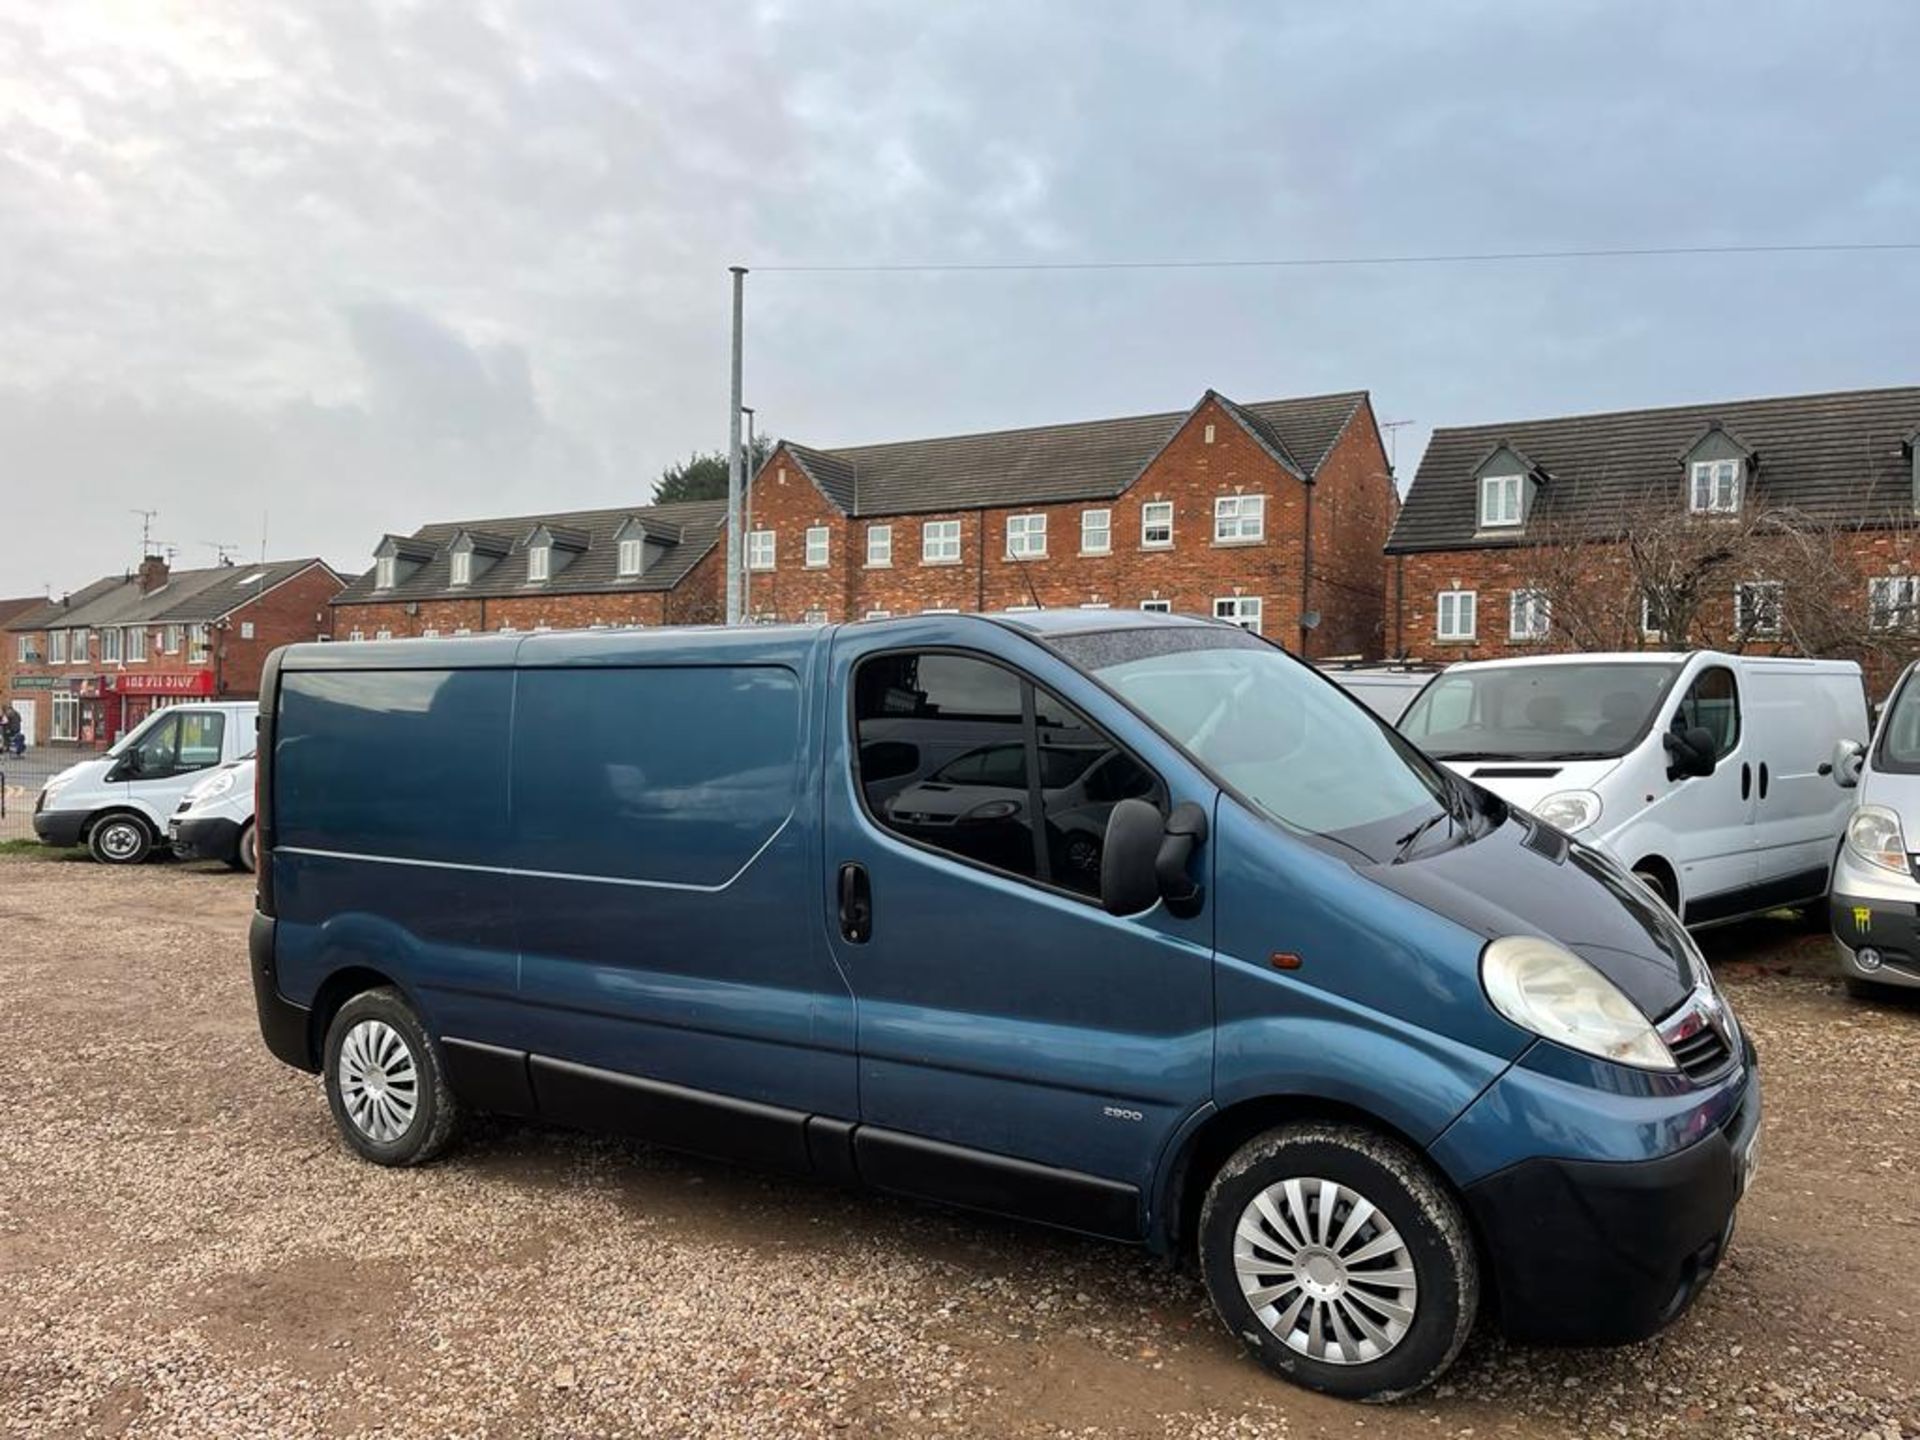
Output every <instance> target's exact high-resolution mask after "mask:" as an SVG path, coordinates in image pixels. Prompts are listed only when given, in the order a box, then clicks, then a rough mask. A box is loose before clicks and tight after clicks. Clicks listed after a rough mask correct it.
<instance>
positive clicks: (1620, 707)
mask: <svg viewBox="0 0 1920 1440" xmlns="http://www.w3.org/2000/svg"><path fill="white" fill-rule="evenodd" d="M1399 729H1400V731H1401V733H1402V734H1404V735H1405V736H1406V737H1407V738H1408V739H1410V740H1411V741H1413V743H1414V744H1416V745H1418V746H1419V747H1420V748H1421V749H1422V750H1425V751H1426V752H1427V753H1428V754H1429V755H1431V756H1432V757H1433V758H1434V759H1436V760H1439V761H1442V762H1443V763H1445V764H1446V765H1447V766H1449V767H1450V768H1451V769H1453V770H1455V771H1456V772H1458V773H1459V774H1461V775H1464V776H1465V777H1466V778H1467V779H1469V780H1471V781H1473V782H1474V783H1475V784H1477V785H1481V786H1484V787H1485V788H1486V789H1488V790H1491V791H1492V792H1493V793H1494V794H1496V795H1498V796H1499V797H1500V798H1501V799H1503V800H1506V801H1508V802H1509V803H1511V804H1514V805H1517V806H1519V807H1520V808H1521V809H1523V810H1528V811H1531V812H1532V813H1533V814H1535V815H1537V816H1538V817H1539V818H1540V819H1542V820H1545V821H1546V822H1547V823H1548V824H1550V825H1553V826H1556V827H1558V828H1559V829H1561V830H1564V831H1566V832H1568V833H1569V834H1576V835H1578V836H1579V837H1580V838H1581V839H1582V840H1586V841H1588V842H1590V843H1592V844H1595V845H1597V846H1599V847H1600V848H1601V849H1604V850H1606V851H1607V852H1609V853H1610V854H1611V855H1612V856H1613V857H1614V858H1615V859H1616V860H1618V861H1619V862H1620V863H1621V864H1622V865H1624V866H1625V867H1627V868H1628V869H1629V870H1631V871H1633V872H1634V874H1636V875H1637V876H1639V877H1640V879H1641V880H1642V881H1643V882H1644V883H1645V884H1647V885H1648V886H1650V887H1651V888H1652V889H1654V890H1655V891H1657V892H1658V893H1659V894H1660V896H1661V897H1662V898H1663V899H1664V900H1665V901H1666V902H1667V904H1668V905H1669V906H1670V907H1671V908H1672V909H1673V911H1674V913H1675V914H1676V915H1679V916H1680V917H1681V918H1682V919H1683V920H1684V921H1685V922H1686V924H1688V925H1690V926H1697V925H1707V924H1716V923H1718V922H1720V921H1723V920H1733V919H1736V918H1738V917H1740V916H1743V915H1751V914H1755V913H1758V912H1760V911H1763V910H1771V909H1776V908H1779V907H1783V906H1795V905H1808V904H1813V903H1817V902H1819V901H1821V900H1823V899H1824V898H1825V896H1826V893H1827V881H1828V872H1829V869H1830V867H1831V866H1832V863H1833V856H1834V852H1835V850H1836V849H1838V848H1839V845H1840V837H1841V833H1842V831H1843V830H1844V829H1845V826H1846V822H1847V813H1848V811H1849V810H1850V809H1851V806H1852V801H1851V797H1850V796H1849V795H1848V794H1847V793H1846V792H1845V791H1844V790H1842V789H1841V788H1840V787H1838V786H1836V785H1835V784H1834V782H1833V778H1832V767H1833V758H1834V755H1835V753H1836V746H1838V745H1840V744H1841V743H1842V742H1848V741H1851V742H1854V743H1856V744H1857V743H1859V742H1861V741H1862V740H1863V738H1864V737H1865V736H1866V734H1867V733H1868V729H1869V726H1868V722H1867V702H1866V691H1865V689H1864V687H1863V685H1862V682H1861V678H1860V667H1859V666H1858V665H1856V664H1854V663H1853V662H1852V661H1848V660H1787V659H1771V658H1758V657H1755V656H1751V655H1727V654H1721V653H1718V652H1715V651H1705V650H1702V651H1692V652H1689V653H1684V654H1661V653H1655V652H1627V653H1621V654H1591V655H1578V654H1575V655H1552V656H1539V657H1535V658H1527V659H1514V660H1488V661H1481V662H1476V663H1473V664H1463V665H1455V666H1453V667H1452V668H1450V669H1449V670H1447V671H1446V672H1445V673H1444V674H1442V675H1440V676H1439V677H1437V678H1436V679H1435V680H1434V681H1433V682H1432V683H1431V684H1430V685H1428V686H1427V688H1426V689H1425V690H1424V691H1422V692H1421V693H1420V695H1419V696H1418V698H1416V699H1415V700H1414V702H1413V704H1412V705H1410V706H1409V707H1408V708H1407V713H1406V714H1405V715H1404V716H1402V717H1401V720H1400V725H1399Z"/></svg>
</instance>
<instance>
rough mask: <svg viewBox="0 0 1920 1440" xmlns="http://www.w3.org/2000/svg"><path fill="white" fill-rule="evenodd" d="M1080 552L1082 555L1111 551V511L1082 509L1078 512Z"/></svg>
mask: <svg viewBox="0 0 1920 1440" xmlns="http://www.w3.org/2000/svg"><path fill="white" fill-rule="evenodd" d="M1080 553H1081V554H1082V555H1111V554H1112V553H1113V511H1111V510H1082V511H1081V512H1080Z"/></svg>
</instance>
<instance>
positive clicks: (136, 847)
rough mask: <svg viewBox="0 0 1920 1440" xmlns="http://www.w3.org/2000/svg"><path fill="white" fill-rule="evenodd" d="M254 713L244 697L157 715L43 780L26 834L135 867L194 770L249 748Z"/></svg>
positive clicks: (162, 829)
mask: <svg viewBox="0 0 1920 1440" xmlns="http://www.w3.org/2000/svg"><path fill="white" fill-rule="evenodd" d="M258 709H259V707H258V706H257V705H255V704H254V702H253V701H251V700H247V701H210V702H206V703H198V702H196V703H193V704H187V705H173V706H169V707H168V708H167V709H164V710H156V711H155V712H154V713H153V714H151V715H149V716H148V717H147V718H146V719H145V720H143V721H141V722H140V724H138V725H136V726H135V727H134V728H133V729H131V730H129V731H128V732H127V733H126V734H125V735H123V736H121V737H120V739H119V740H118V741H116V742H115V743H114V745H113V746H112V748H111V749H109V750H108V751H107V752H106V753H105V754H104V755H99V756H96V757H93V758H91V759H87V760H82V761H80V762H79V763H78V764H75V765H69V766H68V767H67V768H66V769H64V770H62V771H61V772H60V773H59V774H57V775H55V776H53V777H52V778H51V779H50V780H48V781H47V783H46V785H45V786H44V787H43V788H42V789H41V791H40V798H39V800H38V801H37V802H35V806H34V813H33V833H34V834H35V835H37V836H39V837H40V839H41V841H42V842H43V843H45V844H48V845H58V846H68V845H85V846H86V847H87V848H88V850H89V851H91V852H92V855H93V858H94V859H96V860H98V861H100V862H101V863H102V864H106V865H137V864H139V863H140V862H141V861H143V860H145V859H146V858H147V857H148V856H149V855H151V854H152V853H153V848H154V846H155V845H157V844H159V842H160V838H161V837H162V836H163V835H165V834H166V829H167V820H168V818H169V817H170V816H171V815H172V814H173V812H174V811H175V810H176V809H177V808H178V807H179V804H180V801H181V799H182V798H183V797H184V796H185V795H186V793H187V791H188V790H189V789H190V788H192V786H193V783H194V781H195V780H196V779H198V778H199V776H200V775H201V773H202V772H204V771H207V770H210V769H212V768H213V767H214V766H216V765H220V764H224V763H226V762H228V761H233V760H238V759H239V758H240V757H241V756H242V755H245V754H246V753H248V752H249V751H251V750H252V749H253V743H254V736H253V724H254V716H255V714H256V713H257V712H258Z"/></svg>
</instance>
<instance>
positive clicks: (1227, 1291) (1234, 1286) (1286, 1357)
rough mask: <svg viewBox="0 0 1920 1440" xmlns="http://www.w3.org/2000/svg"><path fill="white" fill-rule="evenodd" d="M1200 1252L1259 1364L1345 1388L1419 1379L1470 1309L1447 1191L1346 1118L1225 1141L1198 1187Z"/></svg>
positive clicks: (1473, 1264) (1465, 1257)
mask: <svg viewBox="0 0 1920 1440" xmlns="http://www.w3.org/2000/svg"><path fill="white" fill-rule="evenodd" d="M1200 1264H1201V1270H1202V1272H1203V1273H1204V1274H1205V1276H1206V1281H1207V1291H1208V1293H1209V1294H1211V1295H1212V1297H1213V1303H1214V1307H1215V1308H1216V1309H1217V1310H1219V1312H1220V1315H1221V1318H1222V1319H1224V1320H1225V1321H1226V1322H1227V1325H1228V1327H1229V1328H1230V1329H1232V1330H1233V1332H1234V1333H1235V1334H1236V1335H1238V1336H1240V1338H1241V1339H1242V1340H1244V1341H1245V1342H1246V1343H1247V1344H1248V1345H1249V1346H1250V1347H1252V1349H1253V1351H1254V1353H1255V1355H1256V1356H1257V1357H1258V1358H1259V1360H1260V1362H1261V1363H1262V1364H1263V1365H1265V1366H1266V1367H1267V1368H1268V1369H1270V1370H1273V1371H1275V1372H1277V1373H1278V1374H1280V1375H1282V1376H1284V1377H1286V1378H1287V1379H1289V1380H1292V1381H1293V1382H1294V1383H1296V1384H1299V1385H1304V1386H1306V1387H1308V1388H1309V1389H1313V1390H1321V1391H1325V1392H1326V1393H1327V1394H1330V1395H1338V1396H1340V1397H1342V1398H1343V1399H1348V1400H1374V1401H1379V1400H1392V1399H1396V1398H1398V1397H1399V1396H1402V1395H1406V1394H1409V1393H1411V1392H1412V1391H1415V1390H1418V1389H1420V1388H1421V1387H1422V1386H1425V1385H1429V1384H1431V1383H1432V1382H1433V1381H1434V1380H1436V1379H1437V1378H1439V1376H1440V1375H1441V1373H1442V1372H1444V1371H1445V1370H1446V1368H1447V1367H1448V1366H1449V1365H1451V1364H1452V1363H1453V1359H1454V1356H1456V1355H1458V1354H1459V1353H1460V1347H1461V1346H1462V1345H1463V1344H1465V1343H1466V1339H1467V1334H1468V1332H1469V1331H1471V1330H1472V1328H1473V1318H1474V1314H1475V1312H1476V1310H1477V1309H1478V1307H1479V1298H1480V1279H1479V1266H1478V1262H1477V1261H1476V1260H1475V1257H1474V1250H1473V1241H1472V1238H1471V1236H1470V1235H1469V1234H1468V1231H1467V1224H1466V1220H1465V1218H1464V1217H1463V1216H1462V1215H1461V1213H1460V1207H1459V1206H1458V1205H1457V1204H1456V1203H1455V1202H1454V1200H1453V1197H1452V1196H1451V1195H1449V1194H1448V1193H1447V1191H1446V1190H1445V1189H1444V1188H1443V1187H1442V1186H1441V1185H1440V1183H1439V1182H1438V1181H1437V1180H1435V1179H1434V1178H1433V1176H1432V1175H1431V1174H1430V1173H1429V1172H1428V1170H1427V1168H1426V1166H1425V1164H1424V1163H1423V1162H1422V1161H1421V1160H1420V1158H1419V1157H1418V1156H1417V1155H1415V1154H1414V1152H1413V1151H1411V1150H1409V1149H1407V1148H1406V1147H1405V1146H1404V1145H1401V1144H1399V1143H1398V1142H1396V1141H1392V1140H1388V1139H1387V1138H1385V1137H1384V1136H1380V1135H1376V1134H1373V1133H1371V1132H1370V1131H1366V1130H1362V1129H1359V1128H1358V1127H1355V1126H1350V1125H1333V1124H1320V1123H1304V1124H1298V1125H1287V1126H1283V1127H1281V1128H1280V1129H1277V1130H1270V1131H1268V1132H1267V1133H1266V1134H1264V1135H1261V1136H1258V1137H1256V1138H1255V1139H1253V1140H1250V1141H1249V1142H1247V1144H1245V1145H1243V1146H1242V1147H1241V1148H1240V1149H1239V1150H1238V1151H1236V1152H1235V1154H1234V1155H1233V1157H1232V1158H1231V1159H1229V1160H1228V1161H1227V1163H1226V1164H1225V1165H1223V1166H1222V1167H1221V1169H1220V1173H1219V1174H1218V1175H1217V1176H1216V1177H1215V1178H1214V1181H1213V1184H1212V1186H1211V1187H1210V1188H1209V1189H1208V1191H1207V1199H1206V1205H1205V1207H1204V1208H1203V1209H1202V1211H1201V1214H1200Z"/></svg>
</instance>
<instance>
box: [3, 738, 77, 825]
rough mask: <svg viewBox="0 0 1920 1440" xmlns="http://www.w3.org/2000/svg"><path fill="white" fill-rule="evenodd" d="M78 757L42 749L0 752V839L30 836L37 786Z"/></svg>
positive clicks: (68, 752) (38, 791)
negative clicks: (16, 753) (12, 753)
mask: <svg viewBox="0 0 1920 1440" xmlns="http://www.w3.org/2000/svg"><path fill="white" fill-rule="evenodd" d="M77 758H81V757H79V756H76V755H75V754H74V753H73V752H72V751H67V750H61V751H53V750H47V749H44V748H35V749H30V750H28V751H27V753H26V754H25V755H0V840H31V839H33V802H34V800H35V798H36V797H37V796H38V795H39V794H40V787H41V786H42V785H44V784H46V783H47V777H48V776H49V775H52V774H54V773H55V772H56V771H60V770H64V769H66V768H67V766H69V765H71V764H72V763H73V762H74V760H75V759H77Z"/></svg>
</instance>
